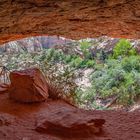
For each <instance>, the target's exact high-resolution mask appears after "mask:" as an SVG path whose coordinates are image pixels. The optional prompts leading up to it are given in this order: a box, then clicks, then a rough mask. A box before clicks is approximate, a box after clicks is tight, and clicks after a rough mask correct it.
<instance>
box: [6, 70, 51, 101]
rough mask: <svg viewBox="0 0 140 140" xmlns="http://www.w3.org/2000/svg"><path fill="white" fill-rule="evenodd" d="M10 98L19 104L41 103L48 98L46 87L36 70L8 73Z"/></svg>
mask: <svg viewBox="0 0 140 140" xmlns="http://www.w3.org/2000/svg"><path fill="white" fill-rule="evenodd" d="M10 81H11V85H10V88H9V95H10V98H12V99H14V100H16V101H19V102H27V103H30V102H41V101H44V100H46V99H47V98H48V85H47V82H46V80H45V78H44V76H43V74H42V73H41V72H40V70H39V69H37V68H31V69H27V70H22V71H13V72H11V73H10Z"/></svg>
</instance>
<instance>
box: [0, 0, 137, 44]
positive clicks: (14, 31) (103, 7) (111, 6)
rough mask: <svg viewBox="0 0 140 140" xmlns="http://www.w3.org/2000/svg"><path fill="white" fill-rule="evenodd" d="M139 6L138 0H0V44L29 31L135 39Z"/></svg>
mask: <svg viewBox="0 0 140 140" xmlns="http://www.w3.org/2000/svg"><path fill="white" fill-rule="evenodd" d="M139 5H140V1H139V0H94V1H93V0H85V1H82V2H81V1H80V0H65V1H64V0H58V1H56V0H1V1H0V11H1V12H0V21H1V22H0V37H1V42H0V43H3V41H4V42H5V41H7V40H9V39H10V40H11V39H12V40H13V39H16V38H21V37H24V36H25V35H26V36H28V35H31V34H34V35H36V34H37V35H38V34H49V35H54V34H55V35H61V36H65V37H69V38H73V39H79V38H85V37H97V36H101V35H108V36H112V37H127V38H139V37H140V29H139V27H140V6H139ZM14 36H15V37H14Z"/></svg>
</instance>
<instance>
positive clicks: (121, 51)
mask: <svg viewBox="0 0 140 140" xmlns="http://www.w3.org/2000/svg"><path fill="white" fill-rule="evenodd" d="M136 54H137V52H136V50H135V48H133V47H132V45H131V43H130V42H129V41H128V40H126V39H121V40H120V41H119V42H118V43H117V44H116V46H115V47H114V49H113V58H115V59H116V58H118V57H125V56H131V55H136Z"/></svg>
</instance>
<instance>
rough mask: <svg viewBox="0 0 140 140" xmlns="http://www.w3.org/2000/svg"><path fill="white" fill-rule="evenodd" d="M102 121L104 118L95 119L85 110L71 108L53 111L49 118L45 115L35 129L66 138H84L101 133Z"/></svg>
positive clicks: (103, 121)
mask: <svg viewBox="0 0 140 140" xmlns="http://www.w3.org/2000/svg"><path fill="white" fill-rule="evenodd" d="M41 121H42V120H41ZM104 123H105V120H104V119H95V118H93V116H90V115H89V114H88V113H86V112H81V111H80V110H78V109H77V110H76V109H73V110H71V111H59V112H54V113H53V114H52V116H51V117H50V118H49V117H46V118H45V120H44V122H43V123H41V124H38V126H37V128H36V131H38V132H40V133H46V134H53V135H59V136H61V137H66V138H76V137H81V138H85V137H90V136H93V135H95V134H101V133H102V126H103V124H104Z"/></svg>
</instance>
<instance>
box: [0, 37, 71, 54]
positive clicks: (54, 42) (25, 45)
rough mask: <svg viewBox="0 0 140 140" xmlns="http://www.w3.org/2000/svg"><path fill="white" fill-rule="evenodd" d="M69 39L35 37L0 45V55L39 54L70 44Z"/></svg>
mask: <svg viewBox="0 0 140 140" xmlns="http://www.w3.org/2000/svg"><path fill="white" fill-rule="evenodd" d="M71 42H72V40H71V39H66V38H63V37H57V36H35V37H29V38H24V39H20V40H15V41H11V42H9V43H5V44H3V45H0V54H3V53H5V52H6V53H21V52H23V51H25V52H39V51H41V50H42V49H47V48H53V47H55V46H59V45H65V44H67V43H71Z"/></svg>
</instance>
